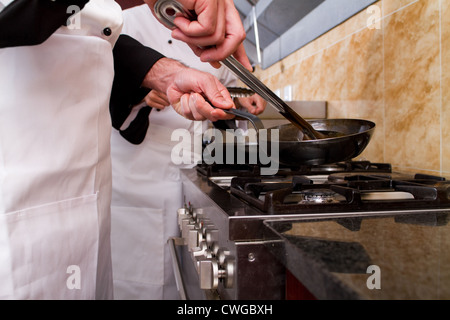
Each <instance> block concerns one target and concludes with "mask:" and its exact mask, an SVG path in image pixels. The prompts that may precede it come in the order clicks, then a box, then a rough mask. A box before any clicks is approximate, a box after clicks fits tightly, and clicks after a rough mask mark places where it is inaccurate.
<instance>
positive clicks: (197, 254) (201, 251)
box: [191, 241, 212, 260]
mask: <svg viewBox="0 0 450 320" xmlns="http://www.w3.org/2000/svg"><path fill="white" fill-rule="evenodd" d="M191 254H192V258H193V259H194V260H198V258H208V259H209V258H212V253H211V251H210V250H208V246H207V245H206V242H205V241H201V242H200V243H199V244H198V247H196V248H192V250H191Z"/></svg>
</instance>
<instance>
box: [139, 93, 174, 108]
mask: <svg viewBox="0 0 450 320" xmlns="http://www.w3.org/2000/svg"><path fill="white" fill-rule="evenodd" d="M144 101H145V103H146V104H147V105H148V106H149V107H152V108H156V109H164V108H165V107H167V106H170V102H169V100H168V98H167V96H166V95H165V94H164V93H162V92H159V91H157V90H152V91H150V93H149V94H147V96H146V97H145V98H144Z"/></svg>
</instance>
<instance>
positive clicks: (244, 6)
mask: <svg viewBox="0 0 450 320" xmlns="http://www.w3.org/2000/svg"><path fill="white" fill-rule="evenodd" d="M374 2H376V1H375V0H234V4H235V6H236V8H237V9H238V11H239V13H240V15H241V19H242V21H243V24H244V27H245V31H246V32H247V38H246V40H245V42H244V45H245V48H246V50H247V54H248V56H249V58H250V60H251V62H252V63H253V64H259V65H260V66H261V67H262V68H263V69H265V68H267V67H269V66H271V65H272V64H274V63H276V62H277V61H279V60H281V59H283V58H285V57H286V56H288V55H289V54H291V53H293V52H295V51H296V50H298V49H300V48H301V47H303V46H304V45H306V44H308V43H309V42H311V41H313V40H314V39H316V38H318V37H319V36H321V35H322V34H324V33H326V32H327V31H329V30H331V29H332V28H334V27H335V26H337V25H339V24H340V23H342V22H343V21H345V20H347V19H348V18H350V17H352V16H353V15H354V14H356V13H358V12H360V11H361V10H363V9H365V8H367V7H368V6H369V5H371V4H373V3H374ZM255 21H256V24H255ZM255 26H256V28H255ZM255 30H256V31H257V32H255ZM258 48H259V50H258Z"/></svg>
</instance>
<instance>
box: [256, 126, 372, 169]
mask: <svg viewBox="0 0 450 320" xmlns="http://www.w3.org/2000/svg"><path fill="white" fill-rule="evenodd" d="M307 121H308V122H309V123H310V124H311V126H312V127H313V128H314V129H315V130H317V131H319V132H324V133H326V132H330V131H331V132H339V133H341V134H342V135H340V136H336V137H330V138H326V139H319V140H301V132H300V131H299V129H298V128H297V127H295V126H294V125H293V124H285V125H281V126H277V127H273V128H270V129H268V132H267V137H268V141H262V139H261V140H260V142H262V143H266V142H267V145H268V148H269V150H270V146H271V141H270V137H271V131H272V130H279V162H280V163H281V164H284V165H288V166H298V165H321V164H331V163H336V162H341V161H347V160H350V159H353V158H355V157H357V156H358V155H360V154H361V152H363V150H364V149H365V148H366V147H367V145H368V144H369V142H370V140H371V138H372V135H373V133H374V131H375V123H373V122H371V121H367V120H360V119H323V120H322V119H321V120H307Z"/></svg>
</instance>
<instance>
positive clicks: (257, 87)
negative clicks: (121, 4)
mask: <svg viewBox="0 0 450 320" xmlns="http://www.w3.org/2000/svg"><path fill="white" fill-rule="evenodd" d="M154 11H155V14H156V16H157V17H158V19H159V20H160V21H161V22H162V23H163V24H164V25H165V26H167V27H168V28H170V29H173V28H175V27H176V26H175V24H174V23H173V21H174V19H175V18H176V17H178V16H183V17H185V18H187V19H189V20H191V21H194V20H196V15H195V13H193V12H191V11H189V10H186V9H185V8H184V7H183V6H182V5H181V4H180V3H179V2H178V1H175V0H158V1H157V2H156V4H155V7H154ZM221 64H223V65H224V66H226V67H227V68H228V69H229V70H231V71H232V72H233V73H234V74H235V75H236V76H237V77H238V78H239V79H240V80H241V81H242V82H243V83H245V84H246V85H247V86H248V87H249V88H250V89H252V90H253V91H254V92H256V93H257V94H259V95H260V96H261V97H262V98H263V99H265V100H266V101H267V102H269V103H270V104H271V105H272V106H273V107H274V108H275V109H276V110H277V111H278V112H279V113H280V114H281V115H283V116H284V117H285V118H286V119H288V120H289V121H290V122H291V123H292V124H294V125H295V126H296V127H297V128H299V129H300V130H301V131H302V132H303V133H304V135H305V137H306V138H307V139H310V140H314V139H324V138H326V136H325V135H324V134H322V133H320V132H318V131H316V130H315V129H314V128H313V127H312V126H311V124H309V123H308V122H307V121H306V120H305V119H303V118H302V117H301V116H300V115H298V114H297V113H296V112H295V111H294V110H293V109H292V108H291V107H289V106H288V105H287V104H286V103H285V102H284V101H283V100H282V99H281V98H280V97H278V96H277V95H276V94H275V93H274V92H273V91H272V90H270V89H269V88H268V87H267V86H266V85H265V84H264V83H262V82H261V81H260V80H259V79H258V78H256V77H255V76H254V75H253V74H252V73H251V72H250V71H248V70H247V69H246V68H245V67H244V66H243V65H242V64H241V63H240V62H239V61H237V60H236V58H234V57H233V56H229V57H228V58H226V59H225V60H223V61H221Z"/></svg>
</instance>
